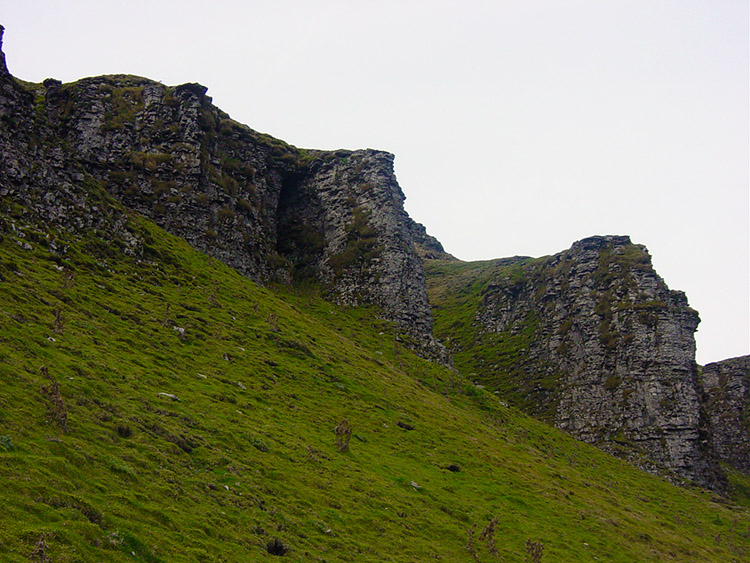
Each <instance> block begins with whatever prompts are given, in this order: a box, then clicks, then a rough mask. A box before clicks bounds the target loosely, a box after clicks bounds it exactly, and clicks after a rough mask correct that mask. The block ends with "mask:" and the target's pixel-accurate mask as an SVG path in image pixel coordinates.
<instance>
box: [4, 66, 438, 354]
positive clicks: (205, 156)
mask: <svg viewBox="0 0 750 563" xmlns="http://www.w3.org/2000/svg"><path fill="white" fill-rule="evenodd" d="M0 88H1V96H0V119H2V120H3V121H2V122H3V128H2V132H0V145H1V148H2V151H3V162H2V169H0V182H1V183H0V195H3V196H8V198H9V199H6V200H5V201H6V202H10V201H15V202H17V203H20V204H22V205H23V207H24V209H25V211H24V212H26V213H29V212H30V213H34V214H35V215H37V216H38V217H39V218H41V219H43V220H44V221H46V222H48V223H51V224H54V225H56V226H59V227H62V228H66V229H74V230H95V231H97V232H98V233H99V234H100V235H102V236H107V237H109V238H111V239H113V240H116V241H119V242H120V243H121V246H122V249H123V252H126V253H128V254H131V255H134V256H143V253H144V248H145V249H146V251H147V250H148V248H147V242H146V241H143V240H142V239H141V238H140V236H139V235H138V234H137V233H135V232H132V231H131V230H130V229H129V228H128V223H127V217H125V216H122V215H119V216H118V214H117V213H113V212H112V209H111V208H109V207H108V206H107V203H106V199H107V198H114V199H115V200H117V201H119V202H121V203H122V204H124V205H125V206H126V207H127V208H128V209H129V210H132V211H135V212H137V213H140V214H143V215H145V216H147V217H149V218H151V219H153V220H154V221H155V222H156V223H157V224H159V225H160V226H161V227H163V228H165V229H166V230H167V231H169V232H171V233H173V234H176V235H178V236H180V237H182V238H184V239H185V240H187V241H188V242H189V243H190V244H191V245H192V246H194V247H195V248H197V249H199V250H202V251H204V252H206V253H208V254H209V255H211V256H214V257H216V258H218V259H220V260H222V261H223V262H225V263H227V264H228V265H230V266H232V267H234V268H236V269H237V270H239V271H240V272H241V273H243V274H244V275H246V276H248V277H250V278H252V279H254V280H256V281H258V282H264V281H267V280H270V279H281V280H291V279H292V278H307V279H312V280H316V281H318V282H322V283H323V284H324V287H326V288H327V290H328V291H329V292H330V295H331V297H332V298H333V299H334V300H336V301H338V302H340V303H344V304H349V305H356V304H362V303H369V304H374V305H376V306H378V307H380V308H381V309H382V310H383V312H384V314H385V316H386V317H387V318H389V319H392V320H394V321H396V323H397V324H398V326H399V329H400V331H401V332H402V333H403V335H404V337H405V340H406V341H407V343H409V344H410V345H411V346H413V347H414V348H416V349H417V350H419V351H421V352H423V353H424V354H425V355H429V356H431V357H440V358H443V359H444V351H443V350H442V348H441V347H440V346H439V345H438V344H437V342H436V341H435V340H434V338H433V337H432V319H431V314H430V309H429V305H428V302H427V294H426V291H425V284H424V273H423V270H422V263H421V260H420V259H419V256H418V255H417V253H416V250H415V245H414V244H413V242H412V240H411V238H410V229H412V226H413V225H414V223H413V222H412V221H411V219H410V218H409V217H408V215H407V214H406V212H405V211H404V208H403V201H404V195H403V192H402V191H401V188H400V187H399V185H398V183H397V181H396V178H395V175H394V173H393V156H392V155H390V154H388V153H384V152H381V151H374V150H363V151H333V152H325V151H305V150H300V149H297V148H295V147H292V146H290V145H288V144H286V143H284V142H283V141H279V140H277V139H274V138H272V137H270V136H268V135H264V134H261V133H258V132H256V131H253V130H251V129H250V128H248V127H246V126H244V125H241V124H239V123H237V122H235V121H233V120H231V119H230V118H229V116H228V115H226V114H225V113H223V112H222V111H221V110H219V109H218V108H216V107H215V106H213V105H212V103H211V98H210V97H208V96H206V88H205V87H204V86H201V85H199V84H183V85H181V86H176V87H167V86H165V85H163V84H160V83H157V82H154V81H151V80H148V79H145V78H140V77H134V76H123V75H113V76H102V77H96V78H87V79H83V80H80V81H78V82H75V83H72V84H61V83H60V82H59V81H57V80H53V79H47V80H45V81H44V84H43V85H31V84H23V83H20V82H18V81H16V80H15V79H14V78H13V77H12V76H11V75H10V74H9V73H8V71H7V68H6V67H5V65H4V57H3V59H0Z"/></svg>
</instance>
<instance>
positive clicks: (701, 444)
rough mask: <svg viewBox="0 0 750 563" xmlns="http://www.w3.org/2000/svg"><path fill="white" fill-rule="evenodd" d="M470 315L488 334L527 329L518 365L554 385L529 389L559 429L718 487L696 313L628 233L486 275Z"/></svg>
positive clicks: (643, 463) (579, 244)
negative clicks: (504, 273) (543, 390)
mask: <svg viewBox="0 0 750 563" xmlns="http://www.w3.org/2000/svg"><path fill="white" fill-rule="evenodd" d="M477 321H478V322H479V323H480V324H481V326H482V328H483V330H485V331H488V332H495V333H504V334H512V333H513V332H514V331H515V332H520V331H522V330H524V329H528V328H529V327H531V330H533V337H532V338H531V340H530V342H529V344H528V347H527V348H525V349H524V350H522V351H521V352H520V353H519V360H518V365H519V366H521V372H522V373H523V374H528V377H530V378H538V379H540V380H546V381H547V382H549V381H554V382H555V383H554V384H552V385H549V384H548V393H547V394H546V395H542V394H540V396H539V397H540V407H542V406H547V407H549V406H550V405H552V407H553V408H552V410H551V412H550V414H551V419H552V420H551V421H552V422H554V424H555V425H556V426H557V427H558V428H561V429H564V430H566V431H567V432H569V433H570V434H572V435H573V436H576V437H577V438H579V439H581V440H583V441H586V442H591V443H594V444H597V445H599V446H600V447H602V448H603V449H605V450H608V451H610V452H612V453H615V454H618V455H621V456H624V457H626V458H628V459H630V460H631V461H633V462H635V463H636V464H638V465H640V466H642V467H644V468H646V469H652V470H653V469H654V467H651V465H652V464H653V462H655V463H656V465H661V466H664V467H667V468H669V469H671V470H672V471H674V472H676V473H677V474H678V475H680V476H683V477H688V478H690V479H693V480H695V481H697V482H698V483H701V484H703V485H706V486H710V487H714V488H719V489H721V488H722V486H723V485H722V483H723V481H722V479H721V476H720V472H719V470H718V467H717V466H716V464H715V463H713V462H712V461H711V458H710V452H709V445H708V444H707V443H706V440H707V436H706V432H705V427H706V420H704V419H701V415H700V412H701V411H700V403H699V389H698V380H697V367H696V364H695V359H694V358H695V340H694V337H693V333H694V332H695V329H696V327H697V325H698V322H699V319H698V314H697V313H696V312H695V311H694V310H692V309H691V308H690V307H688V303H687V299H686V298H685V295H684V294H683V293H682V292H678V291H671V290H669V289H668V288H667V286H666V285H665V284H664V281H663V280H662V279H661V278H660V277H659V276H658V275H657V274H656V272H654V270H653V268H652V266H651V260H650V257H649V255H648V253H647V251H646V249H645V248H644V247H642V246H638V245H633V244H631V243H630V240H629V239H628V237H614V236H610V237H592V238H588V239H584V240H582V241H579V242H577V243H575V244H574V245H573V246H572V248H571V249H570V250H567V251H565V252H562V253H560V254H557V255H555V256H552V257H550V258H548V259H543V260H540V261H535V262H534V263H533V265H529V266H528V267H526V268H525V269H524V274H523V275H521V276H517V277H515V278H510V277H509V278H506V279H498V280H494V281H493V282H492V283H491V284H489V285H488V286H487V288H486V290H485V294H484V299H483V303H482V305H481V307H480V310H479V311H478V313H477ZM519 377H524V376H523V375H519Z"/></svg>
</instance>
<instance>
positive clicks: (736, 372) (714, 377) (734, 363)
mask: <svg viewBox="0 0 750 563" xmlns="http://www.w3.org/2000/svg"><path fill="white" fill-rule="evenodd" d="M701 383H702V386H703V393H704V404H705V409H706V412H707V413H708V417H709V419H710V421H711V438H712V441H713V446H714V449H715V451H716V455H717V457H718V458H719V459H720V460H721V461H723V462H725V463H728V464H729V465H731V466H732V467H734V468H735V469H738V470H739V471H742V472H743V473H746V474H748V475H750V356H741V357H739V358H732V359H729V360H724V361H722V362H716V363H712V364H707V365H706V366H705V367H704V368H703V373H702V376H701Z"/></svg>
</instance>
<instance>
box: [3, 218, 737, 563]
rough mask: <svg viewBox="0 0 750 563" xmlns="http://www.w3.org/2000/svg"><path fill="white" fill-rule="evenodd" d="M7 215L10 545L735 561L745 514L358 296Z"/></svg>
mask: <svg viewBox="0 0 750 563" xmlns="http://www.w3.org/2000/svg"><path fill="white" fill-rule="evenodd" d="M18 211H19V210H18V209H15V210H13V209H12V208H11V207H10V206H5V207H4V213H3V217H4V220H3V221H2V222H1V225H2V241H1V242H0V389H1V391H0V479H1V480H2V483H3V484H4V485H5V486H4V487H3V488H2V490H0V503H1V504H2V507H3V511H2V514H1V515H0V559H2V560H3V561H10V562H21V561H24V562H26V561H47V560H49V561H62V562H65V561H70V562H73V561H147V562H155V561H164V562H166V561H206V562H208V561H232V562H234V561H258V560H264V559H272V558H273V557H277V556H279V555H281V554H282V552H284V555H283V556H284V557H286V558H288V559H289V560H294V561H404V562H408V561H426V560H431V559H436V560H443V561H471V560H473V559H475V558H476V559H477V560H480V561H523V560H526V559H527V558H529V557H531V555H530V554H529V553H527V548H528V549H530V550H532V551H533V550H534V549H537V550H538V547H539V546H543V552H542V556H541V560H542V561H565V562H569V561H590V560H593V559H595V558H598V559H599V560H602V561H604V560H606V561H623V562H624V561H628V562H630V561H681V562H683V561H743V560H746V558H747V557H748V554H749V551H748V546H749V545H750V539H749V538H748V534H749V533H750V516H749V515H748V512H747V510H746V509H745V508H739V507H736V506H733V505H730V504H727V503H724V502H721V501H720V500H719V499H717V498H715V497H714V496H713V495H711V494H710V493H707V492H705V491H702V490H697V489H696V490H683V489H678V488H676V487H674V486H672V485H670V484H668V483H666V482H665V481H662V480H660V479H657V478H654V477H652V476H649V475H646V474H643V473H641V472H639V471H637V470H635V469H634V468H632V467H631V466H629V465H627V464H626V463H624V462H621V461H618V460H616V459H614V458H611V457H609V456H607V455H605V454H603V453H601V452H599V451H598V450H596V449H594V448H592V447H589V446H587V445H584V444H581V443H578V442H576V441H574V440H573V439H571V438H569V437H567V436H566V435H564V434H563V433H561V432H558V431H556V430H554V429H552V428H550V427H548V426H546V425H544V424H542V423H540V422H537V421H535V420H533V419H530V418H528V417H527V416H525V415H523V414H521V413H520V412H519V411H517V410H515V409H513V408H508V407H505V406H503V405H502V404H501V403H499V402H498V401H497V399H496V398H495V397H494V396H493V395H492V394H491V393H488V392H486V391H485V390H482V389H479V388H477V387H475V386H473V385H471V384H470V383H468V382H467V381H465V380H463V379H462V378H461V377H460V376H459V375H457V374H455V373H453V372H451V371H449V370H446V369H444V368H440V367H438V366H436V365H435V364H432V363H429V362H426V361H424V360H421V359H419V358H417V357H416V356H414V355H413V354H412V353H410V352H408V351H407V350H406V349H405V348H403V347H402V346H401V345H400V343H399V342H398V340H396V339H395V338H394V332H395V331H394V328H393V326H392V325H390V324H389V323H386V322H384V321H381V320H379V319H378V318H377V316H376V314H375V312H374V311H372V310H368V309H340V308H337V307H335V306H333V305H331V304H330V303H328V302H326V301H324V300H322V299H320V298H319V297H318V295H317V293H316V291H315V288H308V289H304V288H300V289H296V290H294V289H289V288H275V289H274V290H269V289H264V288H261V287H259V286H257V285H255V284H253V283H251V282H250V281H248V280H247V279H245V278H243V277H241V276H240V275H238V274H237V273H236V272H234V271H233V270H231V269H229V268H227V267H226V266H224V265H222V264H221V263H219V262H218V261H216V260H213V259H211V258H208V257H206V256H205V255H203V254H200V253H198V252H195V251H194V250H192V249H191V248H190V247H189V246H188V245H187V244H185V243H184V242H183V241H181V240H180V239H177V238H175V237H172V236H170V235H167V234H165V233H164V232H163V231H161V230H160V229H158V228H157V227H155V226H154V225H153V224H151V223H149V222H147V221H145V220H142V219H139V218H137V217H135V216H133V217H131V218H130V221H131V222H132V223H133V224H135V225H137V228H138V229H139V231H140V232H141V233H142V234H143V236H144V238H145V239H146V240H147V241H148V246H147V249H146V260H143V261H140V262H137V261H135V260H133V259H130V258H125V257H123V256H121V255H120V254H119V252H118V251H117V249H115V248H113V247H111V246H110V245H108V244H106V243H103V242H102V241H100V240H98V239H97V238H96V237H95V236H94V235H93V234H92V235H89V236H86V237H77V236H73V235H70V234H66V233H49V232H45V230H44V229H43V228H42V227H41V226H39V225H33V224H26V223H25V220H24V219H23V218H22V217H21V216H20V215H18V214H17V212H18ZM63 248H65V251H63ZM344 420H346V421H347V422H348V424H349V425H350V427H351V434H350V435H348V433H347V430H346V425H345V424H342V422H343V421H344ZM337 428H338V433H337V431H336V429H337ZM347 441H348V448H344V447H343V446H344V445H345V444H346V443H347ZM342 450H344V451H342ZM480 538H481V539H480ZM285 550H287V551H285Z"/></svg>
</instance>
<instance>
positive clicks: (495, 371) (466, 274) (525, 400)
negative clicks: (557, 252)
mask: <svg viewBox="0 0 750 563" xmlns="http://www.w3.org/2000/svg"><path fill="white" fill-rule="evenodd" d="M544 262H545V259H543V258H542V259H533V258H505V259H499V260H486V261H480V262H456V261H444V260H428V261H426V266H425V270H426V274H427V288H428V293H429V296H430V303H431V304H432V307H433V315H434V317H435V335H436V336H437V337H438V338H439V339H440V340H442V341H443V342H444V343H445V344H446V345H447V346H448V349H449V350H450V351H451V353H452V356H453V361H454V364H455V366H456V368H457V369H458V370H459V371H460V372H462V373H465V374H468V375H469V376H470V377H471V379H472V380H477V381H479V382H480V383H482V384H483V385H485V386H487V388H488V389H490V390H491V391H494V392H497V393H498V394H499V395H500V396H501V397H502V398H503V400H505V401H507V402H508V403H510V404H511V405H513V406H515V407H517V408H520V409H522V410H524V411H525V412H527V413H529V414H532V415H534V416H535V417H536V418H539V419H541V420H544V421H546V422H551V421H552V420H553V419H554V414H555V408H556V401H557V398H556V395H557V392H558V387H559V381H558V379H557V376H555V375H552V376H546V375H544V374H535V373H533V372H531V373H530V372H529V369H528V367H526V365H525V364H526V363H527V357H526V356H527V351H528V349H529V344H530V343H531V341H532V340H533V338H534V331H535V328H536V323H537V319H536V318H534V316H533V315H531V316H529V318H527V319H526V322H525V323H524V327H523V330H519V331H515V330H513V331H506V332H504V333H500V334H498V333H490V332H481V331H480V330H479V328H480V327H479V326H478V325H477V324H476V323H475V317H476V313H477V310H478V308H479V305H480V303H481V302H482V296H483V290H484V289H485V287H486V286H487V285H488V284H489V283H490V282H491V281H492V280H495V279H504V278H509V279H510V280H513V281H515V280H521V279H524V278H526V277H527V276H529V275H538V270H539V269H540V268H542V267H543V266H544ZM532 365H533V364H532Z"/></svg>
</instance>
